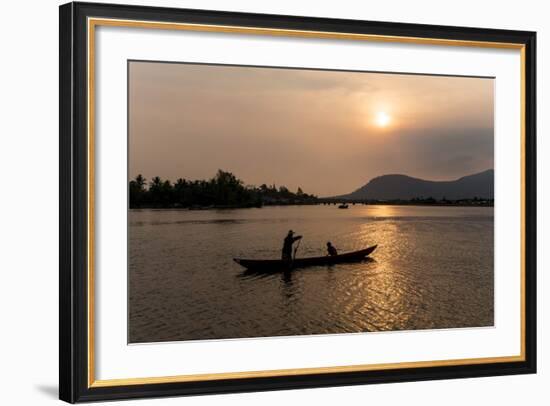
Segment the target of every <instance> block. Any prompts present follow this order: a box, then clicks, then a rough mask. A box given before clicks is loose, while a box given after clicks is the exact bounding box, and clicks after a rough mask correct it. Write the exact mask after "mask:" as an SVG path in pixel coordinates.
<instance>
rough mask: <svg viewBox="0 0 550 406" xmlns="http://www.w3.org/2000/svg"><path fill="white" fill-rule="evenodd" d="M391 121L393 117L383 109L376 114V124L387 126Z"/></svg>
mask: <svg viewBox="0 0 550 406" xmlns="http://www.w3.org/2000/svg"><path fill="white" fill-rule="evenodd" d="M390 122H391V117H390V116H389V115H388V114H387V113H385V112H383V111H380V112H378V113H377V114H376V125H377V126H378V127H387V126H388V125H389V124H390Z"/></svg>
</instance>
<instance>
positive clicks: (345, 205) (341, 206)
mask: <svg viewBox="0 0 550 406" xmlns="http://www.w3.org/2000/svg"><path fill="white" fill-rule="evenodd" d="M348 207H349V206H348V205H347V204H346V203H342V204H341V205H340V206H338V208H339V209H347V208H348Z"/></svg>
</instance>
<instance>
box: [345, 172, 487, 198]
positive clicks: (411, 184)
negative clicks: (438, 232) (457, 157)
mask: <svg viewBox="0 0 550 406" xmlns="http://www.w3.org/2000/svg"><path fill="white" fill-rule="evenodd" d="M494 175H495V174H494V170H493V169H489V170H487V171H484V172H480V173H476V174H474V175H469V176H464V177H462V178H460V179H456V180H451V181H431V180H424V179H417V178H412V177H410V176H406V175H384V176H379V177H377V178H374V179H372V180H371V181H370V182H369V183H367V184H366V185H364V186H362V187H360V188H359V189H357V190H356V191H355V192H352V193H350V194H347V195H342V196H336V197H335V198H339V199H348V200H411V199H414V198H430V197H432V198H434V199H437V200H441V199H443V198H446V199H448V200H460V199H473V198H474V197H477V198H481V199H493V198H494Z"/></svg>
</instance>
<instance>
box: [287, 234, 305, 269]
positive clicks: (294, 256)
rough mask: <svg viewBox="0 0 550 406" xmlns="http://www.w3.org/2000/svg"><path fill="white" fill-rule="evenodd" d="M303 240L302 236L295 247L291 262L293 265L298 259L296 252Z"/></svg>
mask: <svg viewBox="0 0 550 406" xmlns="http://www.w3.org/2000/svg"><path fill="white" fill-rule="evenodd" d="M301 242H302V239H301V238H300V239H299V240H298V244H296V248H294V255H293V256H292V262H291V263H290V266H292V263H293V262H294V260H295V259H296V252H297V251H298V248H299V247H300V243H301Z"/></svg>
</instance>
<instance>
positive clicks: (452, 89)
mask: <svg viewBox="0 0 550 406" xmlns="http://www.w3.org/2000/svg"><path fill="white" fill-rule="evenodd" d="M535 40H536V35H535V33H534V32H525V31H509V30H496V29H482V28H461V27H445V26H429V25H416V24H401V23H386V22H372V21H356V20H336V19H320V18H308V17H291V16H281V15H259V14H246V13H232V12H218V11H204V10H184V9H168V8H156V7H140V6H121V5H106V4H93V3H69V4H66V5H63V6H61V7H60V235H61V241H60V398H61V399H62V400H65V401H67V402H79V401H94V400H109V399H122V398H139V397H154V396H174V395H192V394H208V393H229V392H241V391H260V390H273V389H291V388H308V387H322V386H334V385H353V384H370V383H379V382H401V381H413V380H426V379H447V378H462V377H479V376H490V375H506V374H525V373H534V372H535V371H536V341H535V340H536V325H535V323H536V322H535V321H536V308H535V303H536V264H535V258H536V255H535V246H536V243H535V242H536V226H535V224H536V222H535V219H536V182H535V180H536V169H535V168H536V165H535V111H536V109H535V49H536V46H535Z"/></svg>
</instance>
